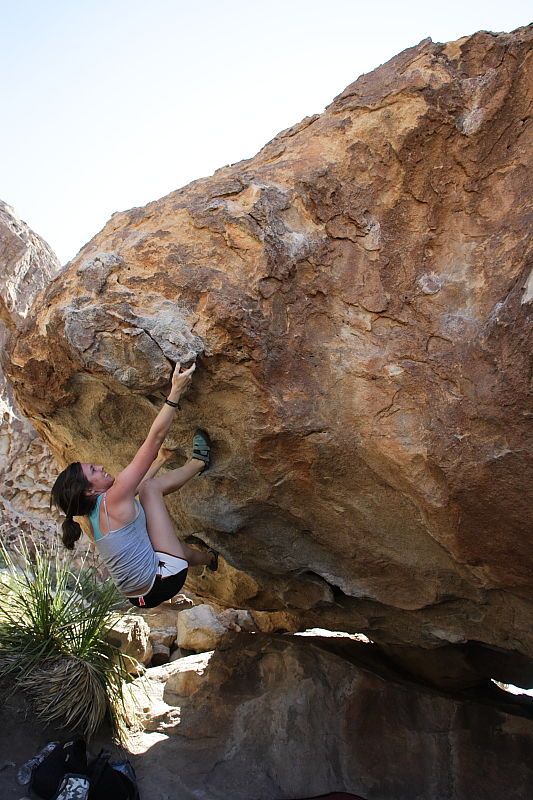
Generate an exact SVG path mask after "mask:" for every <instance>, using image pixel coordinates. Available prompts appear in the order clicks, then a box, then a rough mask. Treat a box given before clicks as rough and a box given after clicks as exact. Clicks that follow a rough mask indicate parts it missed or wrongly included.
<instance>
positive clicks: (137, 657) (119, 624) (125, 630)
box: [107, 614, 154, 674]
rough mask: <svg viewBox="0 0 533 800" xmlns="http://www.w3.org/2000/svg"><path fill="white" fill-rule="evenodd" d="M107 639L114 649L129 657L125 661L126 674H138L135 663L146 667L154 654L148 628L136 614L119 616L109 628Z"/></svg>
mask: <svg viewBox="0 0 533 800" xmlns="http://www.w3.org/2000/svg"><path fill="white" fill-rule="evenodd" d="M107 636H108V639H109V641H110V642H111V644H113V645H114V646H115V647H118V649H119V650H120V651H121V653H124V655H126V656H129V659H128V660H127V661H126V667H127V669H128V672H131V673H132V674H135V673H137V672H138V665H137V662H139V663H140V664H144V665H147V664H149V663H150V661H151V660H152V655H153V652H154V649H153V646H152V642H151V641H150V628H149V626H148V625H147V623H146V622H145V621H144V619H143V618H142V617H140V616H138V615H136V614H124V615H122V616H120V617H119V618H118V619H117V620H116V621H115V622H114V623H113V625H112V626H111V627H110V628H109V631H108V634H107Z"/></svg>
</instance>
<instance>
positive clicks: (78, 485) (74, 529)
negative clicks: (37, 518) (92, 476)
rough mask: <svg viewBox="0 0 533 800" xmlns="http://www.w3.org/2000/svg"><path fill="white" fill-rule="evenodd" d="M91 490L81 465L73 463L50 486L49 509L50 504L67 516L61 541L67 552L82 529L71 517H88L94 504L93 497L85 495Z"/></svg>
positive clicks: (76, 462)
mask: <svg viewBox="0 0 533 800" xmlns="http://www.w3.org/2000/svg"><path fill="white" fill-rule="evenodd" d="M90 488H91V484H90V481H88V480H87V478H86V477H85V475H84V474H83V470H82V468H81V464H80V462H79V461H75V462H74V463H73V464H69V465H68V467H67V468H66V469H64V470H63V472H61V473H60V474H59V475H58V476H57V479H56V482H55V483H54V485H53V486H52V492H51V496H50V508H52V504H54V505H55V506H56V508H58V509H59V510H60V511H62V512H63V513H64V514H66V515H67V518H66V520H64V521H63V523H62V525H61V528H62V536H61V538H62V540H63V544H64V545H65V547H66V548H67V549H68V550H74V544H75V542H77V541H78V539H79V538H80V536H81V533H82V529H81V525H80V524H79V523H78V522H74V520H73V517H82V516H86V515H88V514H89V513H90V512H91V511H92V510H93V508H94V506H95V504H96V498H95V497H88V495H86V494H85V492H86V491H87V489H90Z"/></svg>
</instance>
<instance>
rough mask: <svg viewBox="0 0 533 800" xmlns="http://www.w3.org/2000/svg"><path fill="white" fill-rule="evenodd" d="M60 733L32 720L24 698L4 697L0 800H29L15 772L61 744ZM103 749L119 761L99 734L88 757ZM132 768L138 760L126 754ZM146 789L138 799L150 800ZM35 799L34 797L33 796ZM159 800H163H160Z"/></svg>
mask: <svg viewBox="0 0 533 800" xmlns="http://www.w3.org/2000/svg"><path fill="white" fill-rule="evenodd" d="M65 738H66V736H65V733H64V732H60V731H58V730H56V729H54V728H50V727H47V726H45V725H43V724H42V723H41V722H39V721H38V720H36V718H35V716H34V715H33V714H32V713H31V711H30V710H29V708H28V706H27V704H26V702H25V700H24V698H23V697H22V696H21V695H20V694H16V695H13V696H11V697H8V698H7V699H6V700H5V701H3V702H2V705H1V706H0V798H1V800H21V798H26V797H29V796H30V795H29V790H28V788H27V787H24V786H19V784H18V783H17V779H16V776H17V770H18V768H19V767H20V766H21V764H24V762H25V761H27V760H28V759H29V758H31V757H32V756H34V755H35V754H36V753H38V752H39V750H40V749H41V748H42V747H43V746H44V745H45V744H47V742H51V741H59V740H64V739H65ZM102 747H105V748H106V749H107V750H110V751H111V752H112V753H113V755H114V756H116V758H120V757H121V755H122V753H123V751H121V750H120V749H119V748H117V747H114V746H113V744H112V742H111V738H110V735H109V732H108V731H106V730H105V729H102V732H101V733H100V734H99V735H98V736H97V737H95V738H94V740H92V741H91V743H90V745H89V748H88V750H89V753H90V755H91V756H95V755H97V754H98V753H99V751H100V749H101V748H102ZM127 756H128V757H129V758H130V760H131V762H132V764H135V760H136V759H138V758H139V757H138V756H131V757H130V754H129V753H128V754H127ZM153 796H154V795H153V794H151V793H150V789H149V786H148V785H147V786H146V787H144V790H143V791H142V793H141V797H153ZM34 797H35V795H34ZM161 800H163V797H161Z"/></svg>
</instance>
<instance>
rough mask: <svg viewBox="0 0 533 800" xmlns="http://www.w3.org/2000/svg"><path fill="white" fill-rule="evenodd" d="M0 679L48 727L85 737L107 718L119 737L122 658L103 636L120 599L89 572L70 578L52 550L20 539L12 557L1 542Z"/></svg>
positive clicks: (127, 714)
mask: <svg viewBox="0 0 533 800" xmlns="http://www.w3.org/2000/svg"><path fill="white" fill-rule="evenodd" d="M0 549H1V556H2V559H3V561H4V562H5V564H6V567H7V570H4V572H3V578H2V581H3V583H4V587H3V602H2V605H1V606H0V678H5V679H9V678H11V679H12V683H13V686H14V687H15V688H17V687H19V688H22V689H23V690H25V692H26V693H27V694H28V695H29V696H30V699H31V700H32V702H33V705H34V707H35V711H36V712H37V714H38V715H39V716H40V717H41V718H42V719H44V720H45V721H46V722H50V723H59V724H62V725H63V726H64V727H66V728H68V729H70V730H80V731H81V732H83V733H84V734H85V735H86V736H87V737H88V738H90V737H91V736H92V734H93V733H94V732H95V731H96V729H97V728H98V726H99V724H100V723H101V722H102V720H103V719H104V717H105V716H106V714H108V716H109V720H110V722H111V725H112V727H113V730H114V732H115V734H116V735H117V736H118V737H119V738H123V737H124V734H125V729H126V722H127V720H128V719H131V710H130V709H129V708H127V703H126V698H125V693H124V684H125V682H127V681H129V680H131V678H130V677H129V675H128V672H127V669H126V663H125V658H126V657H125V656H123V655H122V654H121V653H120V652H119V651H118V649H117V648H116V647H114V646H113V645H112V644H111V643H110V642H109V641H108V639H107V637H106V632H107V630H108V628H109V626H110V624H111V621H112V619H113V618H114V617H115V616H116V613H117V603H118V602H119V600H120V597H119V595H118V593H117V591H116V589H115V587H114V585H113V584H112V582H111V581H106V582H100V581H98V579H97V577H96V574H95V572H94V570H92V571H91V570H86V569H83V568H82V569H81V570H79V571H78V572H77V573H74V572H73V571H72V569H71V568H70V566H69V562H68V561H67V559H66V557H65V556H64V555H62V554H61V553H59V551H58V550H57V548H54V549H52V550H51V551H50V550H45V549H44V548H43V547H42V546H37V545H35V543H34V542H30V543H28V542H26V541H25V540H21V542H20V543H19V546H18V548H17V550H16V551H15V552H11V551H8V550H7V548H6V547H5V546H3V545H0Z"/></svg>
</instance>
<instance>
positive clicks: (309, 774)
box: [133, 634, 533, 800]
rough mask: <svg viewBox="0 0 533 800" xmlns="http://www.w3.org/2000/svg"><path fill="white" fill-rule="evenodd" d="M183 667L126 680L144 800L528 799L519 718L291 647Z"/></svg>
mask: <svg viewBox="0 0 533 800" xmlns="http://www.w3.org/2000/svg"><path fill="white" fill-rule="evenodd" d="M206 656H207V654H205V655H204V658H206ZM193 658H194V659H199V658H200V657H199V656H195V657H193ZM191 661H192V659H182V660H181V661H178V662H176V663H175V664H167V665H165V666H164V667H160V668H158V669H152V670H148V672H147V673H146V675H145V676H144V677H143V678H142V679H138V680H137V681H135V686H136V687H138V692H139V697H140V698H146V697H150V703H151V704H153V705H152V707H153V709H154V712H153V713H149V718H148V727H147V730H146V732H145V733H144V734H143V735H140V736H138V737H137V738H136V740H135V741H134V742H133V749H134V751H135V752H137V753H138V754H139V755H140V754H141V753H142V757H139V758H138V760H137V761H136V768H137V770H138V774H139V778H140V781H141V783H140V786H141V791H142V786H143V783H142V781H143V778H144V776H145V775H146V776H148V775H150V774H154V772H155V771H156V770H157V775H158V778H159V783H158V787H157V792H158V793H156V794H155V795H154V800H156V799H158V798H161V800H162V798H164V797H166V796H170V797H178V796H179V797H180V798H183V800H188V798H191V800H192V798H198V797H209V798H210V800H217V799H218V798H221V800H222V798H224V800H226V798H228V797H231V798H232V800H241V799H242V800H250V798H263V799H264V800H271V798H281V797H287V798H292V797H310V796H315V795H321V794H324V793H326V792H331V791H343V790H344V791H349V792H353V793H354V794H358V795H361V796H362V797H367V798H370V797H372V798H376V799H377V800H392V798H394V800H412V798H414V797H420V798H428V800H429V798H446V800H473V798H476V800H481V798H483V800H501V798H503V797H510V798H516V800H518V798H522V797H524V798H525V797H529V796H530V795H531V793H532V792H533V771H532V769H531V764H530V760H529V759H528V758H527V757H526V758H524V754H525V753H528V752H531V747H532V744H533V720H532V719H528V718H526V717H523V716H517V715H516V714H512V713H506V712H505V711H503V710H496V709H494V708H489V707H488V706H487V705H484V704H483V703H481V702H477V703H476V702H472V701H468V702H464V701H461V700H460V699H458V698H454V697H451V696H446V695H444V694H440V693H438V692H435V691H431V690H429V689H423V688H421V687H419V686H418V687H417V686H416V685H415V684H411V683H409V682H406V681H402V680H400V679H399V678H398V677H397V676H396V677H395V676H394V675H393V674H390V673H389V674H386V675H385V676H383V675H381V674H379V672H374V671H372V670H370V669H368V668H366V667H364V666H360V665H357V664H350V663H348V662H347V661H346V660H343V659H342V658H339V657H337V656H336V655H333V654H332V653H329V652H326V651H324V650H320V649H318V648H316V647H314V646H312V645H310V644H309V643H308V642H305V641H302V640H298V639H296V638H288V637H282V638H277V639H272V638H270V637H266V636H263V635H262V634H255V635H253V634H230V635H229V636H228V637H227V638H226V639H225V640H224V643H223V645H222V647H221V648H220V649H219V650H215V652H214V653H213V654H212V656H211V657H210V658H209V659H208V662H207V664H205V663H203V664H198V663H197V664H196V665H194V664H192V663H191ZM186 662H189V664H190V666H189V664H187V663H186ZM187 673H192V674H190V675H189V676H188V677H187ZM189 679H190V680H189ZM171 687H174V689H176V688H177V689H178V690H179V691H180V693H179V694H176V692H175V691H171ZM137 764H138V766H137ZM165 793H166V794H165Z"/></svg>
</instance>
